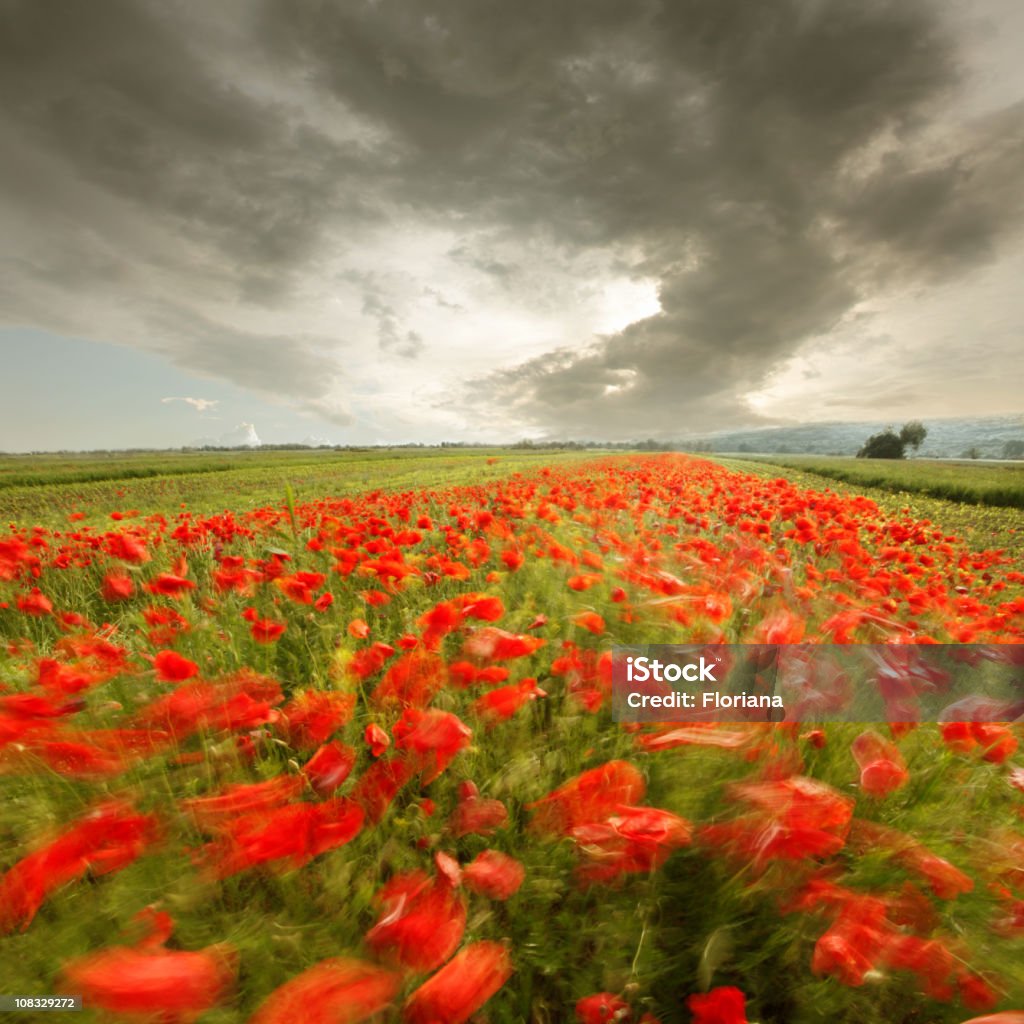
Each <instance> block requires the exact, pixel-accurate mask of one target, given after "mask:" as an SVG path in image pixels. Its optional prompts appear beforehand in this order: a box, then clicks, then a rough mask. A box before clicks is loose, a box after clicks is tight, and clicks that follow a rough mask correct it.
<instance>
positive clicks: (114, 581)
mask: <svg viewBox="0 0 1024 1024" xmlns="http://www.w3.org/2000/svg"><path fill="white" fill-rule="evenodd" d="M100 593H101V594H102V595H103V600H104V601H109V602H111V603H113V602H114V601H127V600H128V599H129V598H130V597H131V596H132V595H133V594H134V593H135V583H134V581H133V580H132V578H131V576H129V575H128V574H127V573H124V572H108V573H107V574H106V576H104V577H103V584H102V586H101V588H100Z"/></svg>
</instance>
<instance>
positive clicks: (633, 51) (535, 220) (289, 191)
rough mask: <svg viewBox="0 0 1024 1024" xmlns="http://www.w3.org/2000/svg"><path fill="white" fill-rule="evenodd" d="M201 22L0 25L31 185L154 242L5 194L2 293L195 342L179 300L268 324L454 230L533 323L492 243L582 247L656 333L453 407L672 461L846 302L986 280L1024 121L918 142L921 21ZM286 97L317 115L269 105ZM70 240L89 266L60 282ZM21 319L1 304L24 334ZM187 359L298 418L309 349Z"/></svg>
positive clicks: (527, 6)
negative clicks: (647, 287) (395, 253)
mask: <svg viewBox="0 0 1024 1024" xmlns="http://www.w3.org/2000/svg"><path fill="white" fill-rule="evenodd" d="M215 9H217V8H210V9H207V8H205V7H203V6H199V5H196V6H190V5H163V4H157V3H155V2H153V3H149V4H147V3H143V2H141V0H137V2H128V0H110V2H107V3H103V4H100V5H86V4H79V3H74V2H70V0H68V2H56V0H54V2H47V0H34V2H30V0H24V2H12V0H8V2H6V3H4V4H3V5H2V7H0V11H2V15H3V20H4V28H3V31H2V33H0V40H2V42H0V89H2V92H3V101H4V102H3V109H4V111H5V113H6V116H7V118H8V121H9V127H10V132H9V134H10V135H11V136H12V138H14V139H15V141H16V142H17V143H18V144H19V145H20V146H22V147H25V148H26V149H31V150H32V151H33V152H36V153H38V154H40V160H45V161H49V163H48V165H47V166H49V167H51V168H57V169H58V170H52V171H51V173H52V174H53V181H54V182H59V181H60V174H59V169H63V171H64V173H65V174H66V175H67V177H68V179H69V180H73V181H75V182H77V183H85V184H86V185H88V186H89V188H91V189H93V190H95V191H98V192H99V193H100V194H103V195H109V196H114V197H117V199H118V200H119V201H120V202H121V203H122V204H123V203H125V202H127V203H129V204H131V205H132V207H133V208H134V210H135V215H136V216H137V217H138V218H139V219H140V221H141V222H142V223H149V224H152V225H153V226H154V227H159V228H160V231H161V232H171V233H172V234H173V237H174V238H175V239H177V243H176V245H168V246H167V247H161V246H160V245H159V244H157V243H148V248H147V243H144V242H143V241H139V240H138V239H133V240H132V242H131V244H132V245H134V246H135V247H136V248H135V250H134V251H133V250H132V249H131V248H130V247H129V248H127V249H126V250H125V251H115V252H111V251H110V249H109V248H104V247H102V246H92V245H91V244H90V240H91V239H93V238H99V239H103V238H106V237H108V232H113V231H114V226H113V219H114V214H113V213H112V212H111V214H110V216H109V218H106V214H104V212H103V211H102V210H100V209H98V208H97V207H95V206H91V205H88V202H87V198H86V197H85V196H84V195H83V198H82V199H81V201H80V202H79V204H78V205H77V206H75V205H74V203H73V201H72V200H71V199H65V200H63V202H64V204H65V208H64V210H63V212H62V214H61V218H62V219H61V220H60V221H59V222H56V221H54V218H53V215H52V213H51V212H47V208H48V206H49V205H50V204H51V201H52V200H51V197H52V195H53V190H52V189H49V190H48V189H46V188H44V187H41V186H40V185H39V184H38V178H37V177H36V176H35V175H33V174H31V173H26V172H22V173H21V174H20V177H18V178H17V180H13V181H12V182H11V185H10V187H11V188H14V189H16V190H17V195H18V196H20V197H21V200H20V201H21V202H22V203H23V204H25V206H26V207H27V208H35V207H38V208H39V210H40V219H41V222H42V223H44V224H45V225H46V230H45V232H42V233H41V234H40V235H39V237H37V238H36V239H35V241H34V243H33V244H34V245H35V246H36V247H37V250H38V248H39V247H40V246H43V247H44V248H43V250H42V251H41V252H40V251H33V252H31V253H30V254H29V255H24V254H22V255H21V256H19V257H18V259H19V260H20V262H16V263H12V264H10V266H11V267H13V269H14V270H15V271H16V274H17V277H18V280H19V281H24V282H26V283H27V284H40V285H41V284H45V283H46V279H47V275H49V277H50V278H51V279H53V280H55V281H57V282H64V286H65V287H66V288H67V289H68V290H69V292H73V291H74V290H75V289H79V290H82V289H87V288H88V287H89V286H90V282H91V281H96V282H100V281H102V284H103V287H104V288H106V289H109V288H110V287H111V282H112V281H114V282H116V281H117V280H118V276H119V275H122V276H123V277H124V279H125V281H126V282H128V283H131V282H133V273H134V269H133V264H136V265H137V264H139V263H144V265H145V266H147V267H151V268H156V269H158V270H159V271H160V274H159V275H158V277H159V280H161V281H163V282H165V283H166V288H167V289H168V290H170V291H174V294H173V297H172V296H170V295H169V294H168V293H167V292H166V291H165V292H154V293H152V294H150V293H146V294H143V295H142V296H141V297H140V296H139V295H138V293H136V301H145V298H146V296H147V295H148V296H149V298H150V299H151V300H152V302H153V304H154V307H153V308H154V309H155V310H157V311H164V312H165V311H166V307H167V305H168V303H172V302H173V304H174V305H175V306H176V307H177V312H176V314H175V316H176V318H177V321H178V324H179V327H180V328H181V329H183V330H185V331H186V332H187V330H188V328H189V325H190V324H191V325H193V326H194V325H195V324H196V323H200V324H202V323H203V322H204V321H203V317H202V314H200V313H199V312H198V310H196V309H194V308H192V307H191V306H190V302H189V293H190V290H191V289H192V287H193V286H194V285H198V286H201V287H206V288H208V289H212V290H213V291H214V292H215V293H216V296H217V297H219V298H220V299H221V300H227V299H230V300H231V301H233V302H237V303H239V304H240V305H242V306H247V305H248V306H252V305H256V306H259V305H266V306H268V307H273V306H274V305H275V303H280V302H283V301H284V300H285V299H286V298H287V297H288V296H289V295H292V294H293V293H294V292H295V291H296V290H297V289H299V288H300V287H301V282H302V281H303V275H305V274H309V273H312V272H314V271H315V269H316V267H317V266H318V261H319V260H320V259H321V258H322V257H323V254H324V251H325V250H329V251H336V249H337V247H338V246H339V245H340V246H344V245H345V241H344V239H345V238H346V237H348V236H349V235H350V234H351V233H352V229H354V228H356V227H358V226H359V225H367V224H374V223H385V222H388V221H389V220H391V221H394V222H397V221H398V220H400V219H401V220H403V221H412V222H415V223H419V224H422V225H426V226H428V227H440V228H443V229H445V230H448V231H450V232H452V233H453V235H454V237H455V238H456V241H455V242H453V245H452V248H451V251H450V253H449V257H450V259H451V260H452V261H453V262H455V263H461V264H463V265H464V266H465V267H466V268H467V270H472V271H475V272H477V273H482V274H485V275H487V276H488V277H489V278H490V279H491V280H492V281H493V282H495V286H496V287H501V288H504V289H505V290H506V291H507V293H508V295H509V297H510V298H511V299H512V300H515V301H518V302H519V303H521V304H522V305H523V306H524V307H526V308H531V307H532V305H533V303H535V302H536V301H537V296H538V291H539V290H538V289H537V287H536V277H537V274H538V271H537V269H536V268H533V267H524V266H523V265H522V263H517V262H516V261H515V260H510V259H509V258H508V255H507V254H508V252H509V251H510V250H512V249H514V248H515V246H516V245H517V243H521V244H522V245H523V247H524V251H525V248H526V245H527V243H528V244H529V246H530V247H531V248H530V251H531V252H536V251H540V250H543V252H544V253H545V256H546V258H547V259H548V260H550V261H551V262H552V263H553V264H561V263H566V264H567V263H571V262H572V261H573V260H576V259H577V258H578V257H579V256H580V254H581V253H584V252H586V251H588V250H592V249H600V250H602V251H605V252H607V253H610V254H611V255H610V257H609V258H610V259H611V260H612V261H613V263H614V265H615V266H617V267H618V268H619V270H620V272H622V273H624V274H633V275H636V276H638V277H645V278H653V279H655V280H656V281H658V282H659V296H660V300H661V305H662V312H661V313H659V314H657V315H656V316H654V317H651V318H649V319H647V320H644V321H641V322H639V323H636V324H633V325H631V326H629V327H628V328H626V329H625V330H623V331H621V332H619V333H616V334H613V335H609V336H604V337H600V338H596V339H595V338H592V337H579V338H575V337H571V338H566V339H565V343H566V344H565V347H564V348H563V349H561V350H558V351H554V352H550V353H548V354H546V355H543V356H540V357H537V358H535V359H532V360H528V361H525V362H522V363H521V364H520V365H517V366H511V367H506V368H504V369H501V370H499V371H497V372H494V373H492V374H490V375H488V376H486V377H484V378H482V379H479V380H476V381H474V382H471V383H470V384H469V385H468V386H467V390H468V397H469V398H470V399H471V400H472V401H474V402H477V403H479V405H480V407H482V408H484V407H486V408H494V407H500V408H501V409H503V410H505V411H507V413H508V415H509V416H510V417H514V418H518V419H519V420H520V421H522V422H529V423H533V424H535V425H538V426H540V427H542V428H546V429H548V430H550V431H551V432H553V433H563V434H564V433H567V432H568V433H571V434H574V435H576V436H583V435H588V434H589V435H600V436H610V435H612V434H618V435H625V436H635V435H637V434H644V435H647V434H649V433H660V434H665V435H672V434H675V433H681V432H684V431H685V432H690V431H692V430H697V429H701V428H703V427H713V426H715V425H718V424H721V423H726V422H729V421H735V420H737V419H740V418H743V417H748V418H749V415H750V414H749V412H748V411H747V410H746V408H745V407H744V406H743V404H742V401H741V396H742V394H743V393H744V392H745V391H748V390H750V389H753V388H756V387H757V386H758V385H759V384H760V383H761V382H762V381H763V380H764V378H765V375H766V374H767V373H768V372H769V371H770V370H771V369H772V368H774V367H777V366H778V365H779V364H780V362H782V361H784V360H785V359H786V357H787V356H789V355H791V354H793V353H794V352H795V351H796V350H797V349H798V348H799V346H800V345H801V343H802V342H804V341H805V340H807V339H808V338H812V337H814V336H816V335H819V334H822V333H824V332H827V331H828V330H829V329H830V328H832V327H833V326H834V325H835V324H837V323H838V322H839V321H840V320H842V319H843V318H844V317H845V316H847V315H848V314H849V313H850V311H851V310H852V308H853V307H854V305H855V304H856V303H857V301H858V300H859V299H860V298H863V297H865V296H870V295H871V294H873V293H874V291H875V290H877V289H879V288H882V287H888V286H891V285H893V284H894V283H898V282H915V281H921V282H933V281H935V280H942V279H944V278H945V277H948V276H949V275H951V274H955V273H958V272H961V271H963V270H964V269H965V268H967V267H970V266H973V265H977V264H978V263H980V262H982V261H985V260H987V259H990V258H992V256H993V254H994V253H995V252H996V251H997V248H998V245H999V242H1000V241H1001V239H1002V237H1003V235H1004V234H1005V233H1006V232H1007V231H1009V230H1011V229H1015V228H1016V226H1017V224H1018V223H1019V219H1020V203H1021V197H1022V194H1024V189H1022V186H1021V179H1020V175H1019V171H1018V169H1019V166H1020V162H1021V157H1022V155H1024V144H1022V126H1024V108H1022V107H1017V108H1010V109H1007V110H1005V111H1003V112H1002V113H1001V114H1000V115H999V116H998V117H993V118H990V119H989V120H988V121H985V122H978V123H977V124H975V125H973V126H970V127H969V129H965V128H963V127H962V126H957V125H954V126H953V127H954V129H955V130H954V131H952V132H951V131H949V130H943V129H944V126H945V122H944V120H943V118H944V117H945V116H946V113H947V110H948V105H949V103H950V100H951V98H952V97H953V96H954V94H955V89H956V86H957V61H958V55H957V51H956V48H955V45H954V42H955V40H953V39H951V38H950V37H949V36H948V34H947V32H946V29H945V27H944V25H943V23H942V22H941V21H940V7H939V5H938V0H934V2H932V0H928V2H926V0H856V2H855V0H831V2H825V0H758V2H750V0H671V2H670V0H661V2H658V0H637V2H632V3H621V2H619V0H614V2H613V0H566V2H563V3H555V4H552V3H550V2H549V0H524V2H521V3H517V4H509V3H505V2H500V0H475V2H467V0H434V2H432V3H430V4H428V5H421V4H408V3H404V2H399V0H365V2H355V0H354V2H346V3H335V4H309V3H306V2H303V0H263V2H259V3H251V4H240V5H238V6H237V7H235V6H233V5H232V6H230V7H227V8H223V9H221V15H220V19H221V20H219V21H218V20H217V18H215V17H214V15H213V14H211V13H210V11H212V10H215ZM223 11H230V12H233V15H232V16H228V15H226V14H224V13H223ZM204 12H206V13H204ZM204 18H206V19H208V22H209V23H207V22H206V21H204ZM228 22H230V25H229V27H228V28H225V25H226V24H227V23H228ZM295 82H301V83H302V86H303V88H305V89H307V90H309V91H310V94H311V95H315V96H316V97H317V98H318V107H317V110H303V109H302V106H301V104H299V105H297V104H296V103H295V102H293V101H291V100H289V98H288V96H289V93H288V89H287V88H286V86H287V84H288V83H295ZM339 112H347V114H346V117H350V121H351V123H350V124H348V127H347V128H346V131H347V132H348V134H347V135H346V136H345V137H344V138H342V137H340V136H339V134H338V132H336V131H333V130H332V128H333V121H332V118H335V117H338V116H340V114H339ZM946 127H948V126H946ZM4 173H7V174H8V175H13V174H14V172H13V171H8V172H4V171H3V170H2V169H0V174H4ZM122 215H123V214H122ZM105 218H106V219H105ZM62 225H64V226H65V227H64V228H63V229H62ZM72 228H73V230H72ZM119 230H121V229H119ZM115 237H119V238H120V237H123V233H122V235H117V236H115ZM159 237H160V238H163V237H165V235H164V234H160V235H159ZM470 237H471V238H472V240H471V241H467V239H470ZM39 238H42V239H44V241H39ZM68 238H73V239H75V248H73V249H72V250H70V251H72V252H75V253H79V252H80V253H81V254H82V256H83V259H82V260H78V259H68V258H66V256H65V257H64V258H62V254H66V253H68V252H69V249H68V247H67V244H66V239H68ZM488 238H493V239H496V240H500V243H501V244H500V245H498V244H496V245H495V249H496V251H494V252H488V251H486V239H488ZM45 239H50V240H51V242H50V243H49V249H46V248H45V245H46V243H45ZM481 239H483V240H484V241H483V242H481V241H480V240H481ZM62 240H64V241H65V244H63V245H62V244H61V241H62ZM401 245H402V241H401V239H400V238H396V240H395V246H396V248H400V247H401ZM30 248H31V247H30ZM92 249H98V250H100V252H99V253H98V254H96V253H92V254H91V250H92ZM365 269H366V270H367V272H369V273H372V271H373V268H372V267H370V268H365ZM527 271H529V272H527ZM423 273H424V275H429V268H424V271H423ZM539 273H542V271H540V272H539ZM51 283H53V282H52V281H51ZM126 286H127V285H126ZM146 287H147V288H154V287H155V286H154V285H153V284H152V279H148V280H147V284H146ZM22 291H24V293H25V294H26V295H31V294H32V289H31V288H29V287H26V288H25V289H21V288H14V289H12V291H11V292H9V293H8V294H7V295H5V297H4V298H5V302H8V301H9V302H10V303H11V304H12V305H13V308H14V315H15V317H17V315H18V313H19V310H24V309H25V308H26V307H25V305H24V303H27V302H28V301H29V300H28V299H25V300H23V304H22V306H21V307H19V306H18V301H19V300H18V293H20V292H22ZM363 311H364V312H365V313H366V314H367V315H369V316H370V317H371V318H374V319H375V320H376V325H377V329H378V342H379V345H380V347H381V349H382V350H383V351H384V352H385V353H390V354H393V355H401V356H405V357H414V356H416V355H418V354H419V352H420V351H421V349H422V348H423V340H422V339H421V338H420V337H419V336H418V335H417V334H416V333H415V332H413V331H410V330H409V329H408V328H407V327H406V326H405V325H403V324H402V322H401V320H400V318H399V317H398V316H397V314H396V313H395V310H394V308H393V306H392V305H390V304H389V302H388V300H387V299H386V298H385V297H382V296H381V295H377V294H373V293H364V305H363ZM164 312H160V313H159V314H155V313H154V314H151V316H150V319H151V320H152V319H153V316H158V318H159V317H163V316H164ZM22 315H23V316H26V315H28V314H27V313H24V312H23V313H22ZM32 315H33V316H36V315H39V314H38V304H37V306H36V307H34V308H33V310H32ZM68 315H69V314H68V313H67V311H65V312H64V318H65V320H66V319H67V317H68ZM207 320H208V318H207ZM201 333H204V336H205V337H207V338H208V339H210V340H209V342H208V345H210V346H213V350H212V351H211V350H210V349H209V348H208V347H207V346H206V345H200V344H191V343H189V342H188V341H181V342H179V343H177V344H178V345H179V348H177V349H176V350H175V351H176V353H177V355H176V358H177V359H178V361H180V362H182V363H183V364H184V365H190V366H193V367H196V368H197V369H200V370H202V371H203V372H207V373H214V374H219V375H223V376H227V377H229V378H230V379H233V380H236V381H238V382H240V383H243V384H245V385H246V386H251V387H262V388H263V389H264V390H267V389H268V388H270V387H271V386H272V385H273V384H274V382H275V380H276V379H277V375H278V374H281V375H283V377H284V380H286V381H287V387H288V389H289V392H290V393H291V394H292V396H293V397H295V398H303V397H304V398H308V399H309V400H310V401H311V402H312V403H313V404H314V406H315V405H316V403H318V402H320V401H321V400H322V399H323V396H324V394H325V393H326V392H325V390H324V380H325V379H326V378H327V377H329V376H330V373H329V372H328V373H326V374H325V373H324V372H322V371H323V370H324V368H325V366H324V359H325V356H324V354H323V353H324V349H325V347H326V345H325V342H324V340H323V339H306V340H305V341H302V340H298V341H296V340H292V339H284V340H278V341H275V340H274V339H272V338H269V337H268V338H266V339H260V338H255V337H253V336H249V335H246V334H245V332H241V334H237V335H232V334H231V332H230V331H227V332H226V333H225V336H224V337H223V338H222V339H220V340H218V339H217V337H216V331H212V330H209V329H206V328H205V327H204V328H203V332H201ZM485 342H486V339H481V344H484V343H485ZM171 344H172V343H171V342H168V341H166V340H164V341H159V342H154V343H153V344H152V345H151V347H157V348H160V349H161V350H162V351H167V352H169V351H171V348H169V347H168V346H170V345H171ZM245 351H248V352H249V353H250V355H249V357H248V359H246V358H240V356H241V353H244V352H245ZM282 351H287V352H289V353H291V354H293V355H294V360H295V362H294V366H290V365H289V364H288V360H287V359H285V358H283V357H282V356H281V353H282ZM432 354H433V344H432ZM318 363H319V369H320V370H321V372H320V373H317V368H318ZM240 364H246V365H240ZM326 368H327V370H328V371H332V370H334V369H336V367H334V366H333V364H329V365H327V367H326Z"/></svg>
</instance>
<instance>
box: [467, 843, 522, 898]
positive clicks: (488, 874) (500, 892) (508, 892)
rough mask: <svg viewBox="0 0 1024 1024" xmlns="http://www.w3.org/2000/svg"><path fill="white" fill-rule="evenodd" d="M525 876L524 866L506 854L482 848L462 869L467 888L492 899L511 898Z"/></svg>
mask: <svg viewBox="0 0 1024 1024" xmlns="http://www.w3.org/2000/svg"><path fill="white" fill-rule="evenodd" d="M524 878H526V868H524V867H523V865H522V864H521V863H520V862H519V861H517V860H516V859H515V857H509V856H508V855H507V854H504V853H500V852H499V851H497V850H484V851H483V852H482V853H479V854H477V856H476V857H475V858H474V859H473V860H472V861H471V862H470V863H469V864H467V865H466V866H465V867H464V868H463V869H462V880H463V882H464V884H465V886H466V888H467V889H471V890H472V891H473V892H476V893H480V895H482V896H486V897H488V898H489V899H492V900H507V899H511V898H512V897H513V896H514V895H515V894H516V893H517V892H518V891H519V887H520V886H521V885H522V884H523V879H524Z"/></svg>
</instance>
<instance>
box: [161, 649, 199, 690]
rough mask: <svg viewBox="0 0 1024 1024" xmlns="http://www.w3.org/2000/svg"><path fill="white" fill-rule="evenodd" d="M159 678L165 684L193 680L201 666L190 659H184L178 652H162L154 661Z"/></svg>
mask: <svg viewBox="0 0 1024 1024" xmlns="http://www.w3.org/2000/svg"><path fill="white" fill-rule="evenodd" d="M153 667H154V668H155V669H156V674H157V678H159V679H162V680H163V681H164V682H165V683H180V682H183V681H184V680H186V679H191V678H192V677H193V676H194V675H196V673H198V671H199V666H198V665H197V664H196V663H195V662H194V661H190V660H189V659H188V658H185V657H182V655H180V654H179V653H178V652H177V651H160V652H159V653H158V654H157V656H156V657H155V658H154V659H153Z"/></svg>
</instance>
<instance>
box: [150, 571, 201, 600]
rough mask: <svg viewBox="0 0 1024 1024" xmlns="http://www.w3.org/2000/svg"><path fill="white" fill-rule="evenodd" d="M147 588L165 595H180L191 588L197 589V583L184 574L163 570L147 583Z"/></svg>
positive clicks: (154, 592) (151, 591)
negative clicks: (179, 574)
mask: <svg viewBox="0 0 1024 1024" xmlns="http://www.w3.org/2000/svg"><path fill="white" fill-rule="evenodd" d="M146 589H147V590H148V591H149V592H150V593H151V594H160V595H162V596H163V597H180V596H181V595H182V594H185V593H187V592H188V591H189V590H195V589H196V585H195V583H193V582H192V580H187V579H185V577H184V576H177V575H175V574H174V573H170V572H162V573H160V575H159V576H157V577H155V578H154V579H151V580H150V581H149V582H148V583H147V584H146Z"/></svg>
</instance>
